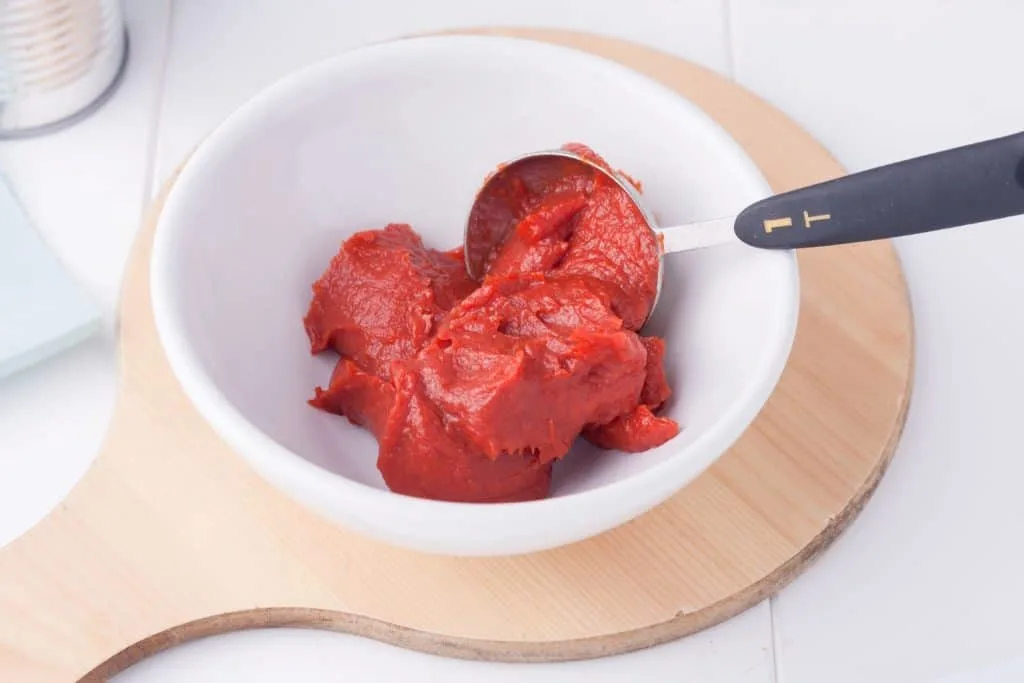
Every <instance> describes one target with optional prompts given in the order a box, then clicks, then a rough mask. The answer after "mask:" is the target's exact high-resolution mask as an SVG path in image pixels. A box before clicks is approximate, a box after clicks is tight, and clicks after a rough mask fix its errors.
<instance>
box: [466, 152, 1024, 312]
mask: <svg viewBox="0 0 1024 683" xmlns="http://www.w3.org/2000/svg"><path fill="white" fill-rule="evenodd" d="M578 164H583V165H584V166H583V167H581V166H578ZM525 165H529V166H530V167H529V172H530V173H532V174H547V175H548V176H549V177H558V174H559V173H564V171H565V170H566V169H574V170H575V171H577V172H579V171H580V170H584V171H586V172H596V173H601V174H603V175H604V176H606V177H607V178H609V179H611V180H613V181H614V182H615V183H616V184H618V186H619V187H621V188H622V189H623V191H625V192H626V193H627V194H628V195H629V197H630V198H631V199H632V201H633V203H634V204H636V206H637V208H638V209H639V210H640V213H641V214H642V215H643V217H644V220H645V221H646V222H647V225H648V227H650V229H651V230H652V231H654V232H655V233H656V234H657V235H659V236H660V239H659V242H660V243H661V245H662V253H661V260H660V261H659V269H658V290H657V293H658V294H660V293H661V283H662V272H661V271H662V270H663V269H664V256H665V254H671V253H674V252H680V251H689V250H692V249H701V248H705V247H712V246H716V245H720V244H730V243H737V242H740V243H744V244H747V245H750V246H752V247H757V248H760V249H803V248H808V247H820V246H827V245H834V244H847V243H851V242H868V241H871V240H878V239H886V238H891V237H900V236H903V235H913V234H917V233H923V232H931V231H933V230H942V229H944V228H952V227H956V226H961V225H968V224H971V223H979V222H983V221H988V220H994V219H996V218H1004V217H1006V216H1014V215H1017V214H1021V213H1024V133H1015V134H1013V135H1008V136H1005V137H1001V138H994V139H991V140H985V141H983V142H977V143H973V144H970V145H965V146H963V147H955V148H952V149H948V150H944V151H941V152H935V153H932V154H928V155H925V156H920V157H915V158H912V159H908V160H905V161H900V162H896V163H893V164H888V165H886V166H880V167H877V168H873V169H869V170H866V171H860V172H858V173H853V174H850V175H846V176H842V177H840V178H836V179H834V180H829V181H826V182H822V183H818V184H815V185H810V186H807V187H803V188H800V189H797V190H792V191H790V192H784V193H782V194H777V195H774V196H771V197H768V198H766V199H762V200H760V201H757V202H754V203H753V204H751V205H750V206H748V207H746V208H745V209H743V211H741V212H740V213H739V214H737V215H736V216H727V217H723V218H715V219H712V220H708V221H701V222H697V223H689V224H686V225H676V226H672V227H660V226H659V225H658V224H657V221H655V219H654V215H653V214H652V213H651V212H650V210H649V209H648V208H647V206H646V205H645V203H644V200H643V198H642V197H641V195H640V193H639V192H638V191H637V190H636V188H635V187H634V186H633V185H632V183H630V182H629V181H628V180H627V179H626V178H624V177H622V176H620V175H618V174H616V173H613V172H610V171H608V170H606V169H605V168H602V167H601V166H599V165H597V164H596V163H594V162H592V161H590V160H588V159H586V158H584V157H582V156H580V155H578V154H575V153H573V152H571V151H566V150H561V149H560V150H546V151H541V152H533V153H530V154H525V155H523V156H521V157H517V158H516V159H513V160H511V161H509V162H507V163H506V164H504V165H503V166H501V167H500V168H499V170H498V171H496V172H495V173H494V174H493V175H491V176H490V177H489V178H488V179H487V180H486V181H485V182H484V184H483V186H482V187H481V188H480V190H479V191H478V192H477V195H476V199H475V200H474V202H473V207H472V209H471V210H470V214H469V220H468V221H467V223H466V236H465V260H466V270H467V272H468V273H469V275H470V277H472V278H473V279H475V280H480V279H482V278H483V276H484V273H485V270H486V267H487V261H488V258H489V257H490V255H491V253H492V252H493V251H494V249H495V248H497V247H499V246H500V245H501V244H502V243H503V242H504V240H505V238H506V237H507V236H508V234H509V232H510V231H511V230H512V229H513V228H514V227H515V225H516V223H517V222H518V218H519V217H518V216H516V215H514V213H513V212H512V211H511V210H503V209H502V208H501V207H503V206H507V205H508V202H507V201H503V199H502V195H503V193H505V192H506V191H508V190H509V189H510V187H511V186H512V185H513V184H514V182H515V179H516V177H517V176H518V175H519V174H520V173H522V172H523V171H524V170H525ZM655 304H657V296H655ZM652 311H653V306H652Z"/></svg>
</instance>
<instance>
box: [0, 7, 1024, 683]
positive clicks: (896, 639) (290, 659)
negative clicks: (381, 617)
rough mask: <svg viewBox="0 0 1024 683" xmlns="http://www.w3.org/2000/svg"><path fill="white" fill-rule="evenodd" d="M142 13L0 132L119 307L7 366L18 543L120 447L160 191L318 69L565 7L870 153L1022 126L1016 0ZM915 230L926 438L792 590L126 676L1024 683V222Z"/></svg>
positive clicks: (67, 255) (273, 636)
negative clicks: (61, 90)
mask: <svg viewBox="0 0 1024 683" xmlns="http://www.w3.org/2000/svg"><path fill="white" fill-rule="evenodd" d="M627 6H628V7H630V10H629V11H628V12H627V11H626V9H625V8H626V7H627ZM127 9H128V15H129V24H130V31H131V39H132V48H131V50H132V52H131V58H130V64H129V71H128V73H127V77H126V80H125V82H124V83H123V84H122V86H121V87H120V89H119V90H118V92H117V93H116V94H115V96H114V97H113V99H112V100H111V101H110V102H108V103H107V104H106V105H105V106H104V107H103V108H102V109H100V110H99V111H98V112H97V113H95V114H94V115H93V116H92V117H90V118H89V119H87V120H85V121H83V122H81V123H79V124H77V125H76V126H74V127H73V128H70V129H67V130H65V131H63V132H61V133H58V134H54V135H50V136H48V137H45V138H39V139H35V140H28V141H20V142H4V143H0V169H2V170H3V172H4V173H6V174H7V175H8V176H9V177H10V178H11V181H12V184H13V185H14V187H15V188H16V190H17V192H18V193H19V195H20V196H21V197H22V199H23V201H24V202H25V204H26V205H27V208H28V210H29V212H30V214H31V216H32V219H33V220H34V221H35V223H36V224H37V226H38V228H39V230H40V231H41V232H42V233H43V234H44V236H45V238H46V239H47V240H48V242H49V243H50V244H51V246H52V247H53V248H54V249H55V250H56V251H57V253H58V254H59V255H60V257H61V258H63V259H64V261H65V262H66V263H67V264H68V265H69V267H70V268H71V270H72V271H73V272H74V274H75V275H76V276H77V277H78V278H79V279H80V280H81V281H82V282H83V283H84V285H85V286H86V287H87V288H88V289H89V290H90V291H91V293H92V294H93V295H95V297H96V298H97V299H98V300H99V301H100V302H101V304H102V305H103V308H104V312H105V315H106V321H107V326H106V330H105V333H104V335H102V336H101V337H100V338H98V339H95V340H93V341H91V342H89V343H87V344H85V345H83V346H81V347H79V348H77V349H75V350H73V351H71V352H69V353H66V354H64V355H62V356H60V357H58V358H55V359H53V360H51V361H48V362H46V363H44V364H42V365H40V366H38V367H36V368H33V369H31V370H29V371H26V372H23V373H20V374H18V375H16V376H14V377H11V378H9V379H7V380H4V381H3V382H0V544H2V543H6V542H8V541H10V540H11V539H13V538H15V537H17V536H18V535H20V534H21V533H23V532H24V531H25V530H26V529H28V528H29V527H30V526H32V525H33V524H34V523H35V522H37V521H38V520H39V519H40V518H42V517H43V516H44V515H45V514H46V513H47V512H48V511H49V510H50V509H51V508H52V507H53V506H54V505H56V504H57V503H58V502H59V500H60V499H61V498H62V497H63V496H64V495H65V494H66V493H67V491H68V490H69V489H70V488H71V487H72V486H73V485H74V483H75V481H77V479H78V478H79V477H80V476H81V475H82V473H83V472H84V471H85V469H86V468H87V467H88V465H89V462H90V460H91V458H92V457H93V455H94V454H95V452H96V451H97V448H98V446H99V444H100V441H101V439H102V437H103V433H104V431H105V428H106V423H107V420H108V419H109V417H110V415H111V410H112V407H113V401H114V395H115V390H116V387H115V365H116V352H117V351H116V346H115V343H114V338H115V334H114V332H115V329H116V324H117V319H116V309H117V300H118V294H119V292H118V290H119V286H120V280H121V275H122V269H123V265H124V262H125V258H126V256H127V254H128V250H129V248H130V246H131V243H132V239H133V237H134V234H135V231H136V229H137V228H138V226H139V223H140V217H141V213H142V211H143V207H144V206H145V204H146V202H147V201H148V199H149V198H150V197H151V196H152V195H153V192H154V189H155V188H157V187H159V183H160V182H161V181H162V180H163V179H164V178H166V177H167V175H168V173H169V172H170V171H171V170H172V169H173V168H174V167H175V166H176V165H177V164H178V163H180V162H181V160H182V159H183V157H184V155H185V154H186V153H187V152H188V150H189V149H190V148H191V147H192V146H193V145H195V144H196V143H197V142H198V140H199V138H200V137H201V136H202V134H203V133H204V132H205V131H207V130H209V129H210V127H212V126H213V125H215V124H216V123H217V122H218V121H219V120H220V119H221V118H222V117H223V116H225V115H226V114H228V113H229V112H230V111H231V110H232V109H233V108H234V107H236V106H237V105H238V104H240V103H241V102H242V101H243V100H245V99H246V98H247V97H249V96H250V95H252V94H253V93H255V92H256V91H257V90H258V89H260V88H262V87H263V86H265V85H267V84H268V83H269V82H270V81H272V80H274V79H276V78H278V77H280V76H283V75H285V74H286V73H288V72H289V71H290V70H292V69H294V68H296V67H298V66H300V65H303V64H306V63H308V62H310V61H313V60H316V59H320V58H323V57H327V56H330V55H332V54H335V53H337V52H340V51H342V50H345V49H347V48H350V47H353V46H355V45H358V44H361V43H365V42H370V41H373V40H379V39H383V38H387V37H390V36H396V35H400V34H403V33H408V32H413V31H422V30H427V29H434V28H448V27H453V26H459V25H464V26H474V25H477V26H478V25H488V24H516V25H539V26H557V27H564V28H571V29H576V30H585V31H592V32H599V33H606V34H610V35H615V36H620V37H623V38H627V39H630V40H634V41H638V42H643V43H647V44H650V45H653V46H655V47H658V48H660V49H663V50H667V51H670V52H673V53H676V54H679V55H681V56H684V57H686V58H688V59H692V60H694V61H697V62H699V63H702V64H705V65H707V66H709V67H711V68H713V69H715V70H716V71H718V72H720V73H723V74H726V75H729V76H731V77H733V78H734V79H736V80H737V81H738V82H739V83H741V84H742V85H744V86H746V87H747V88H750V89H752V90H753V91H755V92H757V93H758V94H760V95H761V96H763V97H765V98H766V99H767V100H769V101H770V102H772V103H773V104H775V105H777V106H779V107H780V108H782V109H783V110H784V111H786V112H787V113H788V114H790V115H791V116H792V117H793V118H795V119H796V120H797V121H798V122H800V123H801V124H803V125H804V126H805V127H806V128H807V129H808V130H809V131H810V132H811V133H813V134H814V135H816V136H817V137H818V138H819V139H820V140H821V141H822V142H823V143H824V144H825V145H826V146H827V147H828V148H829V149H830V150H831V151H832V152H833V153H834V154H835V155H836V156H837V157H838V158H839V159H840V161H842V162H843V163H844V165H846V167H847V168H848V169H850V170H857V169H860V168H865V167H868V166H873V165H877V164H881V163H885V162H888V161H894V160H897V159H899V158H903V157H907V156H912V155H916V154H923V153H926V152H929V151H932V150H937V149H940V148H944V147H950V146H954V145H959V144H964V143H967V142H971V141H974V140H978V139H981V138H985V137H993V136H997V135H1002V134H1006V133H1010V132H1014V131H1016V130H1020V129H1022V128H1024V89H1022V88H1021V87H1020V65H1021V56H1022V52H1021V47H1020V46H1021V35H1022V31H1024V3H1020V2H1018V1H1017V0H970V1H969V0H948V1H944V2H936V1H935V0H902V1H901V2H892V1H891V0H831V1H830V2H821V1H820V0H635V1H634V2H632V3H621V2H613V1H612V0H604V1H598V0H590V1H583V0H550V1H549V0H518V1H517V2H514V3H493V2H479V1H476V0H430V1H429V2H421V1H416V0H378V1H377V2H363V3H355V2H335V1H332V0H305V1H304V2H290V1H286V0H247V1H246V2H241V1H233V0H204V1H202V2H200V0H175V1H174V2H173V3H172V2H171V0H128V1H127ZM898 249H899V252H900V254H901V256H902V258H903V260H904V264H905V268H906V273H907V277H908V280H909V283H910V289H911V295H912V299H913V305H914V311H915V322H916V326H917V363H918V369H917V378H916V383H915V387H914V397H913V403H912V407H911V411H910V416H909V419H908V422H907V427H906V431H905V434H904V437H903V439H902V441H901V443H900V445H899V449H898V452H897V456H896V458H895V460H894V462H893V465H892V467H891V469H890V471H889V473H888V474H887V475H886V477H885V478H884V480H883V482H882V484H881V486H880V488H879V489H878V492H877V493H876V494H875V496H874V498H873V500H872V501H871V502H870V504H869V505H868V506H867V508H866V509H865V511H864V512H863V514H862V515H861V516H860V518H859V519H858V520H857V521H856V522H855V523H854V524H853V525H852V527H851V528H850V529H849V530H848V531H847V532H846V534H845V535H844V536H843V537H842V538H841V539H840V540H839V541H838V542H837V543H836V544H835V545H834V546H833V547H832V548H831V549H830V550H829V551H828V552H827V553H826V554H825V555H824V556H823V557H822V558H821V560H820V561H819V562H817V563H816V564H815V565H814V566H813V567H812V568H811V569H810V570H809V571H807V572H806V573H805V574H803V575H802V576H801V577H799V578H798V579H797V580H796V581H795V582H794V583H793V584H792V585H791V586H790V587H788V588H786V589H785V590H784V591H782V593H781V594H779V595H778V596H776V597H774V598H772V599H771V600H770V601H767V602H765V603H762V604H761V605H758V606H757V607H755V608H753V609H751V610H749V611H748V612H746V613H744V614H742V615H740V616H739V617H737V618H735V619H733V620H731V621H729V622H726V623H724V624H722V625H720V626H718V627H716V628H713V629H710V630H708V631H705V632H703V633H700V634H697V635H695V636H692V637H690V638H687V639H684V640H681V641H677V642H674V643H670V644H668V645H664V646H661V647H658V648H653V649H650V650H647V651H644V652H639V653H634V654H630V655H625V656H621V657H614V658H608V659H602V660H596V661H591V662H580V663H569V664H557V665H501V664H485V663H476V662H463V661H455V660H446V659H440V658H436V657H430V656H427V655H421V654H416V653H411V652H406V651H403V650H399V649H397V648H394V647H391V646H388V645H383V644H380V643H375V642H372V641H367V640H362V639H359V638H355V637H351V636H345V635H338V634H329V633H317V632H312V631H293V630H274V631H261V632H250V633H245V634H232V635H226V636H218V637H215V638H211V639H208V640H205V641H202V642H198V643H191V644H188V645H184V646H181V647H178V648H175V649H173V650H171V651H168V652H166V653H164V654H161V655H158V656H156V657H154V658H152V659H151V660H148V661H146V662H144V663H142V664H140V665H137V666H136V667H133V668H132V669H130V670H128V671H126V672H125V673H123V674H121V675H119V676H118V677H117V678H116V679H114V680H115V681H116V683H162V682H168V683H169V682H171V681H179V680H188V681H189V682H190V683H207V682H210V683H212V682H214V681H217V682H218V683H222V682H223V683H229V682H233V681H245V682H246V683H259V682H261V681H277V680H285V679H286V678H287V680H295V681H305V680H309V681H314V680H316V681H326V680H331V681H333V680H337V681H341V680H346V681H349V680H351V681H357V680H367V681H370V680H372V681H405V680H414V679H415V680H427V681H431V680H438V681H440V680H444V681H448V682H451V683H457V682H459V681H467V682H469V681H478V680H488V681H512V680H521V679H522V678H523V677H524V676H526V675H529V676H531V677H532V678H531V680H537V681H549V682H556V681H570V680H583V679H585V680H591V681H618V680H622V679H623V678H625V677H627V676H633V677H636V678H637V679H639V680H643V681H650V682H651V683H662V682H665V683H668V682H670V681H672V682H675V681H702V682H704V683H769V682H772V681H774V682H776V683H821V682H823V681H828V682H830V683H860V682H861V681H873V682H878V683H887V682H890V681H892V682H899V683H961V682H967V681H972V682H980V683H993V682H999V683H1002V682H1004V681H1015V682H1017V681H1021V680H1024V626H1022V624H1021V618H1022V615H1024V580H1022V577H1024V541H1022V540H1021V539H1022V538H1024V531H1022V527H1024V495H1021V485H1022V482H1024V433H1022V431H1021V429H1020V426H1021V423H1022V416H1021V413H1022V405H1024V402H1022V401H1021V398H1020V395H1019V392H1020V388H1021V387H1022V386H1024V360H1022V353H1021V350H1022V349H1024V307H1022V306H1021V304H1020V297H1021V295H1022V294H1024V268H1022V267H1021V266H1020V265H1019V262H1020V257H1021V255H1022V254H1024V219H1020V218H1018V219H1010V220H1004V221H998V222H994V223H990V224H986V225H979V226H974V227H972V228H968V229H964V230H952V231H946V232H943V233H938V234H932V235H927V236H918V237H912V238H904V239H902V240H900V241H899V243H898ZM58 394H59V396H60V400H59V402H57V403H55V402H54V397H55V396H56V395H58ZM54 405H59V406H60V408H61V411H59V412H57V413H56V414H55V413H54V412H53V406H54ZM2 679H3V676H2V672H0V680H2Z"/></svg>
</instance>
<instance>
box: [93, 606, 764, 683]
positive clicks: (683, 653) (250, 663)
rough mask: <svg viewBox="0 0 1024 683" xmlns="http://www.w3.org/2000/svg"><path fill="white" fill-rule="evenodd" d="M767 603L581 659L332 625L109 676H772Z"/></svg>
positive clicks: (350, 682) (208, 645) (261, 636)
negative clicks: (672, 638)
mask: <svg viewBox="0 0 1024 683" xmlns="http://www.w3.org/2000/svg"><path fill="white" fill-rule="evenodd" d="M766 615H767V609H766V608H764V609H762V608H758V609H755V610H753V611H750V612H747V613H746V614H744V615H741V616H740V617H738V618H736V619H734V620H733V621H731V622H729V623H727V624H723V625H721V626H719V627H717V628H714V629H710V630H709V631H707V632H705V633H704V634H702V635H700V636H697V637H695V638H690V639H687V640H681V641H676V642H673V643H668V644H666V645H663V646H661V647H657V648H651V649H649V650H641V651H639V652H634V653H630V654H628V655H621V656H618V657H609V658H606V659H596V660H590V661H586V662H565V663H558V664H495V663H485V662H471V661H464V660H456V659H444V658H441V657H434V656H430V655H424V654H420V653H417V652H410V651H407V650H402V649H399V648H396V647H392V646H390V645H384V644H382V643H378V642H375V641H371V640H364V639H362V638H356V637H353V636H347V635H342V634H337V633H325V632H317V631H301V630H296V629H278V630H264V631H249V632H244V633H234V634H230V635H224V636H217V637H214V638H209V639H207V640H203V641H197V642H194V643H189V644H187V645H183V646H179V647H177V648H175V649H173V650H169V651H167V652H164V653H161V654H159V655H156V656H155V657H152V658H150V659H148V660H146V661H144V662H142V663H140V664H137V665H136V666H134V667H132V668H130V669H128V670H127V671H124V672H123V673H121V674H120V675H118V676H115V677H114V678H113V679H111V681H110V683H178V682H179V681H185V680H187V681H188V683H271V681H274V682H276V681H285V680H287V681H290V682H294V683H305V682H306V681H325V682H326V681H338V682H339V683H341V682H342V681H345V683H362V682H363V681H366V682H367V683H406V682H407V681H416V682H417V683H442V682H444V683H463V682H464V683H478V682H480V681H486V682H487V683H513V681H516V682H518V681H524V680H529V681H536V682H538V683H569V682H570V681H572V682H574V683H575V682H576V681H587V683H621V682H622V681H629V680H636V681H643V683H681V682H682V681H700V683H770V682H771V681H772V680H773V679H772V662H771V658H772V655H771V647H770V645H769V643H768V640H767V639H766V638H765V634H766V626H767V623H766Z"/></svg>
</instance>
